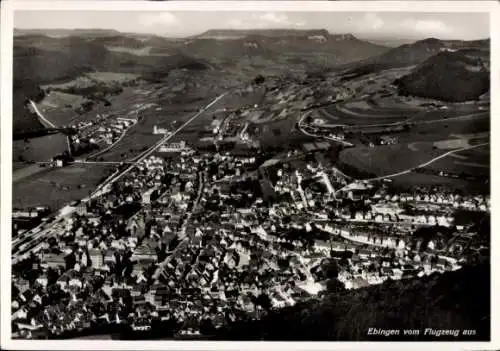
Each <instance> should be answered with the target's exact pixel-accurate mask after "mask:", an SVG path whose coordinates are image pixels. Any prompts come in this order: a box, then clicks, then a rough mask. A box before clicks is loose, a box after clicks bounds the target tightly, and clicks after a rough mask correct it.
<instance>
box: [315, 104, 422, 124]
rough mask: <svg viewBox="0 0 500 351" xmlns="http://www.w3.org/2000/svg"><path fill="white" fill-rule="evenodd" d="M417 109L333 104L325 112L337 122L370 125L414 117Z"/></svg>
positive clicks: (401, 120)
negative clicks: (368, 107)
mask: <svg viewBox="0 0 500 351" xmlns="http://www.w3.org/2000/svg"><path fill="white" fill-rule="evenodd" d="M416 112H418V110H416V109H411V108H408V109H406V110H405V109H386V108H380V107H379V108H371V109H364V108H357V107H351V106H349V105H348V104H333V105H330V106H328V107H326V108H324V112H323V114H324V115H326V116H333V118H334V119H335V121H336V122H337V123H341V124H347V125H369V124H386V123H397V122H403V121H405V120H407V119H408V118H410V117H412V116H413V115H414V114H415V113H416Z"/></svg>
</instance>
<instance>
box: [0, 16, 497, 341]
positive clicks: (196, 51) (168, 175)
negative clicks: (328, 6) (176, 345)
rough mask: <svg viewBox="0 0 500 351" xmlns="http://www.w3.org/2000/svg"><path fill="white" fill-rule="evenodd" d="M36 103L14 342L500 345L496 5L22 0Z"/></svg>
mask: <svg viewBox="0 0 500 351" xmlns="http://www.w3.org/2000/svg"><path fill="white" fill-rule="evenodd" d="M12 118H13V120H12V126H13V127H12V129H13V130H12V138H13V139H12V149H13V150H12V214H11V217H12V225H11V226H9V228H11V233H12V235H11V238H12V239H11V250H12V252H11V287H10V293H9V295H10V297H9V299H10V300H9V301H10V307H9V306H8V305H4V306H2V307H4V310H9V311H10V312H9V313H10V316H11V317H10V334H11V338H12V339H16V340H39V339H51V340H63V339H64V340H68V339H72V340H91V339H94V340H96V339H97V340H174V341H175V340H198V341H201V340H204V341H209V340H216V341H220V340H228V341H471V342H472V341H475V342H477V341H489V340H490V339H491V331H490V325H491V308H490V307H491V301H490V295H491V294H490V256H491V255H490V248H491V247H490V246H491V245H490V17H489V13H482V12H476V13H461V12H449V13H443V12H439V13H438V12H435V13H434V12H384V11H380V12H286V11H282V12H267V11H253V12H252V11H232V12H231V11H224V12H216V11H212V12H210V11H208V12H202V11H192V10H191V11H169V12H167V11H160V12H148V11H142V12H141V11H119V9H116V10H115V11H112V12H110V11H81V10H78V11H76V10H60V11H49V10H46V11H41V10H23V11H16V12H15V13H14V39H13V115H12ZM6 234H9V233H7V232H5V233H2V235H6ZM4 294H5V292H3V293H2V295H4Z"/></svg>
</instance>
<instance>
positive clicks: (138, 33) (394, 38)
mask: <svg viewBox="0 0 500 351" xmlns="http://www.w3.org/2000/svg"><path fill="white" fill-rule="evenodd" d="M15 31H26V32H40V34H44V33H43V32H48V31H66V32H71V31H74V32H78V31H102V32H106V31H107V32H115V33H118V34H122V35H138V36H141V35H145V36H158V37H161V38H166V39H186V38H190V37H197V36H202V35H203V34H205V33H208V32H210V31H233V32H251V31H256V32H257V31H259V32H262V31H269V32H272V31H295V32H319V31H326V32H327V33H328V34H329V35H352V36H354V37H355V38H357V39H363V40H380V41H383V40H388V41H390V40H394V41H404V40H408V41H421V40H426V39H438V40H461V41H477V40H490V39H491V36H485V37H478V38H476V39H458V38H457V39H447V38H442V37H435V36H426V37H424V36H422V37H409V36H408V37H402V36H388V35H381V36H372V37H370V36H367V35H357V34H353V33H350V32H332V31H330V30H328V29H325V28H307V29H301V28H286V27H282V28H217V27H215V28H210V29H207V30H204V31H202V32H200V33H197V34H189V35H175V36H174V35H171V36H169V35H166V34H156V33H142V32H125V31H120V30H117V29H113V28H99V27H89V28H83V27H82V28H17V27H14V36H16V35H19V34H16V33H15ZM21 35H22V34H21ZM69 35H70V34H69ZM69 35H68V36H69ZM47 36H50V35H47Z"/></svg>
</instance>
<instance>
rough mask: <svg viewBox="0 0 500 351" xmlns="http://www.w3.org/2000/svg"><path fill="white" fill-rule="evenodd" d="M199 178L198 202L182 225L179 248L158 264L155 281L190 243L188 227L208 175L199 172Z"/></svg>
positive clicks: (194, 204)
mask: <svg viewBox="0 0 500 351" xmlns="http://www.w3.org/2000/svg"><path fill="white" fill-rule="evenodd" d="M198 177H199V186H198V193H197V196H196V200H195V201H194V203H193V207H192V208H191V210H190V211H189V212H188V213H187V217H186V219H185V221H184V223H183V225H182V228H181V230H180V233H179V240H180V242H179V244H178V245H177V247H176V248H175V249H174V250H173V251H172V252H171V253H170V255H168V256H167V258H165V260H163V261H162V262H160V263H158V265H157V267H158V268H157V269H156V271H155V273H154V275H153V277H154V279H158V278H159V277H160V276H161V275H162V274H164V269H165V267H166V266H167V264H168V263H169V262H170V261H171V260H172V259H173V258H175V257H177V255H178V253H179V252H180V251H181V249H183V248H184V247H186V245H187V244H188V242H189V241H190V239H191V238H190V237H188V236H186V229H187V226H188V224H189V222H190V220H191V217H192V216H193V213H194V212H195V210H196V208H197V207H198V205H199V203H200V200H201V195H202V194H203V189H204V188H205V178H206V174H205V173H204V172H198Z"/></svg>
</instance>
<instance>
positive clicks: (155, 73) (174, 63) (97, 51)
mask: <svg viewBox="0 0 500 351" xmlns="http://www.w3.org/2000/svg"><path fill="white" fill-rule="evenodd" d="M78 33H79V32H78ZM117 42H118V43H120V45H124V46H129V47H137V46H138V45H139V41H138V40H136V39H134V38H129V37H126V36H116V34H115V33H114V32H113V33H108V32H105V35H104V34H103V35H102V36H100V37H99V38H97V39H95V38H94V37H92V38H89V37H82V36H73V35H70V36H60V37H57V38H56V37H50V36H47V35H44V34H25V35H21V36H16V37H15V39H14V48H13V52H14V62H13V63H14V68H13V69H14V71H13V76H14V77H13V78H14V82H13V88H14V91H13V94H14V95H13V99H14V129H15V130H19V129H33V128H36V127H39V125H38V123H37V122H36V121H35V122H34V119H33V118H32V116H31V114H30V113H29V111H27V110H26V109H25V108H24V106H23V105H24V103H25V101H26V99H28V98H31V99H33V98H36V97H37V94H39V93H40V91H39V89H38V87H39V86H41V85H43V84H49V83H50V84H53V83H57V82H65V81H70V80H72V79H75V78H77V77H79V76H82V75H84V74H86V73H88V72H94V71H103V72H114V73H134V74H137V75H139V76H141V77H143V78H145V79H153V78H154V79H158V78H161V77H162V76H165V75H167V74H168V72H169V71H170V70H172V69H176V68H187V69H194V70H199V69H207V68H209V64H208V62H207V61H204V60H199V59H194V58H192V57H190V56H188V55H186V54H184V53H181V52H176V53H174V54H172V55H165V56H154V55H144V56H141V55H134V54H131V53H127V52H117V51H112V50H110V49H109V48H108V47H107V46H106V45H109V43H115V44H116V43H117Z"/></svg>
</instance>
